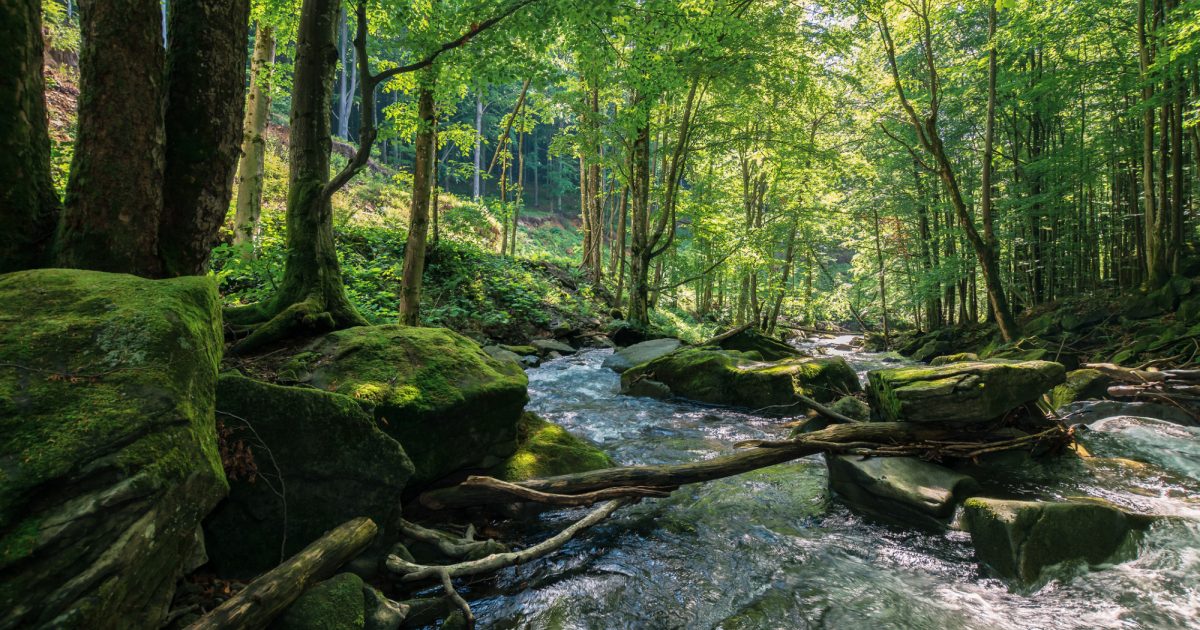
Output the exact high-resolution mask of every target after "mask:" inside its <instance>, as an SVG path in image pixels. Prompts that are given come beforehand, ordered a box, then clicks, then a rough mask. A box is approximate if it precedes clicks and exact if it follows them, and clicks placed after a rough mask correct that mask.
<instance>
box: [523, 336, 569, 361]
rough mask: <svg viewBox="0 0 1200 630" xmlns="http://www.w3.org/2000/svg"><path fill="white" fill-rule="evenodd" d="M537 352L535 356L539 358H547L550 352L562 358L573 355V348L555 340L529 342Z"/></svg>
mask: <svg viewBox="0 0 1200 630" xmlns="http://www.w3.org/2000/svg"><path fill="white" fill-rule="evenodd" d="M529 345H531V346H533V347H534V348H535V349H536V350H537V355H538V356H540V357H543V358H544V357H548V356H550V353H551V352H557V353H558V354H560V355H562V356H568V355H572V354H575V348H572V347H571V346H570V345H568V344H565V343H563V342H561V341H559V340H557V339H534V340H533V341H531V342H529Z"/></svg>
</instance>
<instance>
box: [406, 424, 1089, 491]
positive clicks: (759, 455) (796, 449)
mask: <svg viewBox="0 0 1200 630" xmlns="http://www.w3.org/2000/svg"><path fill="white" fill-rule="evenodd" d="M1037 437H1038V440H1039V441H1041V440H1047V441H1055V440H1059V441H1068V440H1069V439H1070V433H1069V431H1068V430H1067V429H1066V428H1064V427H1058V426H1056V427H1054V428H1053V429H1051V430H1049V431H1046V432H1043V433H1039V434H1037ZM1004 443H1009V444H1012V436H1011V435H1007V436H993V435H992V434H991V433H990V432H988V431H986V430H979V431H970V430H968V429H966V428H962V427H959V428H950V427H945V426H943V425H936V424H932V423H930V424H914V423H906V422H858V423H853V424H835V425H833V426H830V427H827V428H824V429H821V430H820V431H813V432H812V433H805V434H802V435H799V436H796V437H795V438H793V439H790V440H782V441H779V442H769V443H768V442H758V443H753V442H752V443H747V444H744V445H743V446H748V447H749V448H746V449H745V450H742V451H739V452H736V453H732V454H729V455H721V456H718V457H714V458H711V459H706V460H703V461H698V462H688V463H686V464H674V465H663V466H626V467H619V468H605V469H602V470H593V471H589V472H582V473H575V474H570V475H561V476H558V477H547V478H544V479H530V480H528V481H523V482H520V483H517V484H512V485H515V486H517V487H521V488H525V489H528V490H534V491H537V492H541V493H547V494H551V495H556V496H562V495H586V494H587V493H593V496H594V497H598V496H601V495H600V494H599V492H600V491H607V492H606V493H605V494H603V496H605V497H608V498H612V497H615V496H629V497H641V496H646V494H645V493H646V492H647V490H650V491H658V492H667V491H670V490H674V489H675V488H678V487H679V486H682V485H686V484H692V483H701V482H705V481H712V480H714V479H721V478H724V477H732V476H734V475H738V474H741V473H744V472H748V471H751V470H756V469H758V468H765V467H767V466H772V465H775V464H781V463H784V462H788V461H791V460H794V459H799V458H801V457H805V456H808V455H813V454H816V453H822V452H825V453H837V454H855V455H874V456H892V457H895V456H903V455H915V456H923V457H927V458H932V459H937V458H940V457H941V456H942V455H943V454H952V455H956V456H963V457H965V456H968V455H970V454H971V453H974V452H987V451H986V450H985V449H989V448H991V447H993V446H995V445H997V444H1001V445H1004ZM1026 445H1028V443H1027V442H1021V443H1019V444H1015V445H1011V446H1008V448H1021V447H1023V446H1026ZM589 499H590V500H595V499H593V498H591V497H589ZM513 500H514V494H513V493H512V492H511V491H510V490H508V489H505V490H498V489H497V487H496V486H495V484H493V483H491V482H487V483H481V482H479V481H476V482H472V483H463V484H459V485H456V486H450V487H447V488H439V489H436V490H430V491H427V492H425V493H423V494H422V495H421V496H420V497H419V501H420V503H421V505H424V506H426V507H428V508H430V509H437V510H440V509H454V508H463V507H469V506H476V505H496V504H505V503H512V502H513ZM525 500H527V501H532V502H539V501H538V499H537V497H536V496H533V495H530V496H529V497H527V498H526V499H525Z"/></svg>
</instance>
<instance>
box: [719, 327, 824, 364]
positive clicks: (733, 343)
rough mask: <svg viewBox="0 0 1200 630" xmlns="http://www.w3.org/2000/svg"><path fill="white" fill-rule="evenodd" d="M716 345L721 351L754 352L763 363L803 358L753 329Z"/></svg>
mask: <svg viewBox="0 0 1200 630" xmlns="http://www.w3.org/2000/svg"><path fill="white" fill-rule="evenodd" d="M717 345H718V346H719V347H720V348H721V349H722V350H733V351H736V352H755V353H758V356H759V357H761V358H762V359H763V360H764V361H779V360H782V359H790V358H794V357H799V356H803V354H804V353H802V352H800V350H798V349H796V348H794V347H792V346H790V345H788V344H786V343H784V342H782V341H780V340H778V339H774V338H771V337H768V336H766V335H764V334H762V333H761V332H759V331H758V330H757V329H755V328H747V329H746V330H743V331H741V332H739V333H738V334H736V335H733V336H732V337H727V338H725V339H722V340H721V341H720V342H718V343H717Z"/></svg>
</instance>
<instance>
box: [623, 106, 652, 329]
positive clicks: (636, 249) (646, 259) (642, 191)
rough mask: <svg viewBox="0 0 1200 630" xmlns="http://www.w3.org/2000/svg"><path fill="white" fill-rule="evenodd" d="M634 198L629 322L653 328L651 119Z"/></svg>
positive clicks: (639, 143)
mask: <svg viewBox="0 0 1200 630" xmlns="http://www.w3.org/2000/svg"><path fill="white" fill-rule="evenodd" d="M630 163H631V169H630V170H631V171H632V176H631V178H630V179H631V182H630V195H631V197H632V202H631V205H632V207H633V210H632V214H631V216H630V218H631V219H632V222H633V227H632V243H631V244H630V248H629V249H630V251H629V313H628V318H629V321H630V322H631V323H632V324H633V325H634V326H638V327H642V328H647V327H649V326H650V304H649V300H650V280H649V278H648V274H649V272H650V254H651V244H650V234H649V232H650V216H649V208H648V205H649V201H650V120H649V117H648V116H647V117H646V118H645V119H643V120H642V124H641V125H640V126H639V127H638V130H637V135H636V136H635V137H634V140H633V156H632V158H631V160H630Z"/></svg>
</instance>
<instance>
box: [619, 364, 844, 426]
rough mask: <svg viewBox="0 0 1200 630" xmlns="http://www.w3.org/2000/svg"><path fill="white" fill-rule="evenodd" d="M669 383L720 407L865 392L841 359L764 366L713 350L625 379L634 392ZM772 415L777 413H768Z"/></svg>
mask: <svg viewBox="0 0 1200 630" xmlns="http://www.w3.org/2000/svg"><path fill="white" fill-rule="evenodd" d="M639 379H651V380H655V381H659V382H661V383H663V384H665V385H666V386H667V387H669V388H670V389H671V392H672V393H673V394H674V395H675V396H678V397H680V398H687V399H689V400H695V401H699V402H704V403H709V404H714V405H729V406H733V407H747V408H751V409H764V408H767V407H777V408H778V409H776V411H778V412H784V411H786V409H784V408H782V407H783V406H786V405H790V404H791V403H793V402H795V400H796V394H802V395H805V396H808V397H809V398H812V399H814V400H816V401H818V402H830V401H833V400H836V399H838V398H840V397H842V396H844V395H846V394H853V393H855V392H859V391H861V390H862V388H861V386H860V385H859V383H858V376H857V375H855V373H854V370H852V369H851V368H850V366H849V365H848V364H847V363H846V362H845V360H843V359H842V358H841V357H833V358H797V359H787V360H784V361H777V362H770V363H764V362H761V361H756V360H753V359H751V358H748V357H747V356H746V354H742V353H737V352H728V351H722V350H715V349H712V348H684V349H682V350H679V351H677V352H673V353H671V354H668V355H666V356H664V357H660V358H658V359H655V360H654V361H651V362H649V363H644V364H642V365H638V366H636V367H633V368H631V369H629V370H626V371H625V372H624V373H623V374H621V387H622V390H623V391H626V392H628V391H629V390H630V388H631V386H632V385H633V384H634V382H635V381H637V380H639ZM766 411H767V412H768V413H769V412H770V411H771V410H766Z"/></svg>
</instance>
